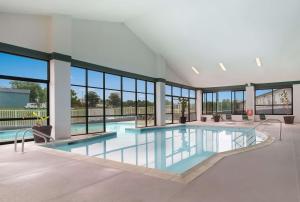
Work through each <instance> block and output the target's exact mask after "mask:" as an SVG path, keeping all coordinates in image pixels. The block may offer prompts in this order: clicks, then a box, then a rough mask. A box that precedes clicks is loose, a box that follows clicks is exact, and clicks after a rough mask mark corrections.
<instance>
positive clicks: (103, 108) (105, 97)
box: [102, 72, 106, 132]
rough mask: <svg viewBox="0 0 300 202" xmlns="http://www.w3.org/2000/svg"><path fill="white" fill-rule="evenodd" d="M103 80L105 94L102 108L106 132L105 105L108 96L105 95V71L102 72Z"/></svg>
mask: <svg viewBox="0 0 300 202" xmlns="http://www.w3.org/2000/svg"><path fill="white" fill-rule="evenodd" d="M102 80H103V91H102V95H103V101H102V102H103V106H102V108H103V112H102V113H103V127H104V132H106V111H105V110H106V106H105V99H106V97H105V94H106V93H105V73H104V72H103V74H102Z"/></svg>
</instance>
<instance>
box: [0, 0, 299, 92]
mask: <svg viewBox="0 0 300 202" xmlns="http://www.w3.org/2000/svg"><path fill="white" fill-rule="evenodd" d="M20 2H22V4H20ZM0 11H5V12H21V13H30V14H43V15H51V14H66V15H71V16H73V17H74V18H84V19H92V20H102V21H115V22H124V23H125V24H126V25H127V26H128V27H129V29H131V30H132V31H133V32H134V33H135V34H136V35H137V36H138V37H139V38H140V39H142V40H143V41H144V43H146V44H147V45H148V46H149V47H150V48H151V49H152V50H153V51H155V52H156V53H158V54H161V55H162V56H163V57H164V58H165V59H166V61H167V63H168V65H169V66H170V67H171V68H172V69H174V71H175V72H177V74H178V75H181V76H182V77H183V78H184V79H185V80H187V81H189V82H190V83H191V84H192V85H193V86H198V87H212V86H224V85H238V84H245V83H250V82H254V83H261V82H277V81H291V80H300V57H299V56H300V1H299V0H227V1H224V0H209V1H204V0H39V1H36V0H22V1H19V0H9V1H7V0H6V1H4V0H0ZM256 57H260V58H261V60H262V67H258V66H257V65H256V62H255V58H256ZM220 62H222V63H223V64H224V65H225V67H226V69H227V71H222V70H221V68H220V67H219V66H218V64H219V63H220ZM192 66H194V67H196V68H197V69H198V71H199V75H197V74H195V73H194V72H193V70H192V69H191V67H192Z"/></svg>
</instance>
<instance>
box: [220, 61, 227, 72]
mask: <svg viewBox="0 0 300 202" xmlns="http://www.w3.org/2000/svg"><path fill="white" fill-rule="evenodd" d="M219 66H220V67H221V69H222V70H223V71H224V72H225V71H226V68H225V66H224V64H223V63H222V62H220V63H219Z"/></svg>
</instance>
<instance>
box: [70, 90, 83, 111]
mask: <svg viewBox="0 0 300 202" xmlns="http://www.w3.org/2000/svg"><path fill="white" fill-rule="evenodd" d="M82 105H83V104H82V103H81V101H80V99H79V98H78V97H77V93H76V91H75V90H73V89H71V106H72V107H82Z"/></svg>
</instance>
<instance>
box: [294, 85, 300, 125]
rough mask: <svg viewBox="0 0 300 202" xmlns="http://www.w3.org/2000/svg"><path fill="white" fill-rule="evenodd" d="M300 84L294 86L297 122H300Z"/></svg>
mask: <svg viewBox="0 0 300 202" xmlns="http://www.w3.org/2000/svg"><path fill="white" fill-rule="evenodd" d="M299 103H300V84H294V85H293V114H294V116H295V122H297V123H299V122H300V105H299Z"/></svg>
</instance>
